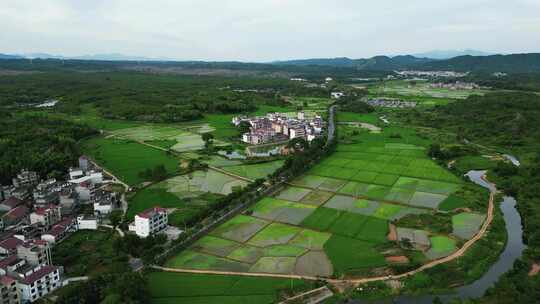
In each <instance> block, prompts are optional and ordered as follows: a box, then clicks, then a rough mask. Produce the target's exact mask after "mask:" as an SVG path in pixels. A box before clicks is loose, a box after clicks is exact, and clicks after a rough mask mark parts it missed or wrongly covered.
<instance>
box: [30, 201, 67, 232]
mask: <svg viewBox="0 0 540 304" xmlns="http://www.w3.org/2000/svg"><path fill="white" fill-rule="evenodd" d="M61 209H62V208H61V207H60V206H56V205H49V206H47V207H43V208H37V209H36V211H34V212H32V213H30V224H40V225H42V226H45V227H46V228H47V229H49V228H50V227H51V226H52V225H54V224H56V223H58V222H59V221H60V220H62V212H61Z"/></svg>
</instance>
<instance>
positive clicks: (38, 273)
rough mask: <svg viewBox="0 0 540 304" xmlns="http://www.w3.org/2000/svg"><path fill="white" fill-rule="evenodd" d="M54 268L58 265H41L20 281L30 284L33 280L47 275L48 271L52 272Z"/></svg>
mask: <svg viewBox="0 0 540 304" xmlns="http://www.w3.org/2000/svg"><path fill="white" fill-rule="evenodd" d="M56 269H58V267H56V266H49V265H47V266H43V267H41V269H40V270H38V271H36V272H34V273H32V274H30V275H29V276H26V277H25V278H24V279H22V280H21V283H23V284H26V285H30V284H32V283H33V282H35V281H37V280H39V279H41V278H42V277H44V276H46V275H48V274H49V273H52V272H54V271H55V270H56Z"/></svg>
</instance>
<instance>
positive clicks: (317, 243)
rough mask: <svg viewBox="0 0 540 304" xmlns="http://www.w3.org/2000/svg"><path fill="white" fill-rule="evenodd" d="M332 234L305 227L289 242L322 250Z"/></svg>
mask: <svg viewBox="0 0 540 304" xmlns="http://www.w3.org/2000/svg"><path fill="white" fill-rule="evenodd" d="M330 236H331V234H330V233H325V232H319V231H314V230H308V229H305V230H302V231H301V232H300V233H298V234H297V235H296V236H295V237H294V238H293V239H292V240H290V241H289V244H290V245H294V246H298V247H302V248H306V249H310V250H322V249H323V246H324V244H325V243H326V241H328V239H330Z"/></svg>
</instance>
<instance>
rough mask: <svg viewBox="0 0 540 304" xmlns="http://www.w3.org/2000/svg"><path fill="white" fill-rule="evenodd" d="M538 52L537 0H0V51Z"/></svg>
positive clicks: (167, 54)
mask: <svg viewBox="0 0 540 304" xmlns="http://www.w3.org/2000/svg"><path fill="white" fill-rule="evenodd" d="M439 49H443V50H444V49H458V50H462V49H477V50H482V51H489V52H494V53H523V52H539V51H540V0H511V1H509V0H489V1H488V0H409V1H397V0H392V1H390V0H377V1H367V0H333V1H332V0H324V1H322V0H303V1H301V0H212V1H210V0H0V53H8V54H23V53H36V52H39V53H49V54H61V55H65V56H80V55H86V54H104V53H105V54H109V53H122V54H127V55H136V56H146V57H153V58H169V59H176V60H216V61H223V60H238V61H253V62H265V61H273V60H286V59H299V58H327V57H350V58H365V57H371V56H375V55H397V54H411V53H419V52H424V51H430V50H439Z"/></svg>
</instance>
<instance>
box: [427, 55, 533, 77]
mask: <svg viewBox="0 0 540 304" xmlns="http://www.w3.org/2000/svg"><path fill="white" fill-rule="evenodd" d="M420 68H421V69H424V70H452V71H463V72H466V71H471V72H489V73H493V72H506V73H539V72H540V53H530V54H512V55H492V56H460V57H455V58H452V59H448V60H440V61H432V62H429V63H425V64H422V65H421V66H420Z"/></svg>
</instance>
